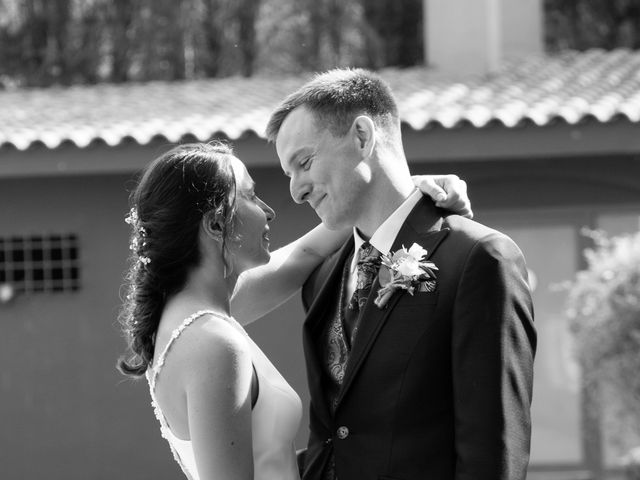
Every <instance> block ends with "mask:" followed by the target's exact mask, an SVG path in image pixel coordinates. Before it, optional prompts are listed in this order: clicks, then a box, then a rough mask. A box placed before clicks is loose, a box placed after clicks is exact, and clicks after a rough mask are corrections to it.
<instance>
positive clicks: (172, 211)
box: [118, 143, 236, 377]
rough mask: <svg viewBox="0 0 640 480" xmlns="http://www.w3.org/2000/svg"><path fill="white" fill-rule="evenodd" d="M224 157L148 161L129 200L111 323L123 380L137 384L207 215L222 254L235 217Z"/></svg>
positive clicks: (175, 152)
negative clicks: (122, 276)
mask: <svg viewBox="0 0 640 480" xmlns="http://www.w3.org/2000/svg"><path fill="white" fill-rule="evenodd" d="M232 157H233V152H232V150H231V148H230V147H229V146H227V145H225V144H223V143H198V144H186V145H181V146H179V147H176V148H174V149H172V150H171V151H169V152H167V153H165V154H164V155H162V156H160V157H159V158H157V159H156V160H154V161H153V162H152V163H151V164H150V165H149V166H148V167H147V168H146V169H145V170H144V172H143V174H142V177H141V178H140V181H139V183H138V185H137V187H136V189H135V190H134V191H133V193H132V195H131V198H130V203H131V210H130V211H129V215H128V216H127V218H126V222H127V223H129V224H130V225H131V230H132V231H131V243H130V246H129V247H130V249H131V257H130V266H129V271H128V273H127V275H126V285H125V289H126V290H125V293H126V297H125V299H124V301H123V306H122V310H121V312H120V315H119V320H120V323H121V324H122V327H123V330H124V332H125V335H126V338H127V342H128V348H129V350H130V352H129V355H128V356H126V357H122V358H120V359H119V361H118V369H119V370H120V371H121V372H122V373H123V374H125V375H131V376H134V377H139V376H141V375H143V374H144V373H145V372H146V370H147V368H148V367H149V364H150V362H151V361H152V359H153V353H154V338H155V333H156V331H157V329H158V323H159V321H160V316H161V314H162V310H163V308H164V306H165V303H166V301H167V299H168V298H170V297H171V296H172V295H174V294H175V293H177V292H179V291H180V290H181V289H182V288H183V287H184V285H185V282H186V280H187V275H188V273H189V271H190V270H191V269H192V268H193V267H195V266H197V265H198V264H199V262H200V251H199V248H198V234H199V228H200V223H201V220H202V216H203V215H204V214H205V213H207V212H209V211H212V210H213V211H215V212H216V213H217V214H219V215H220V218H223V219H224V223H225V226H224V231H223V232H222V238H223V248H224V240H225V239H226V238H228V236H229V234H230V233H231V225H232V220H233V215H234V212H235V197H236V182H235V176H234V173H233V168H232V165H231V159H232Z"/></svg>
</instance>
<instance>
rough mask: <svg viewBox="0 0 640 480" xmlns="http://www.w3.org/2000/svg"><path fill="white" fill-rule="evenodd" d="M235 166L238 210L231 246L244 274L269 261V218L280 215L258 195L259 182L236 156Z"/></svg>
mask: <svg viewBox="0 0 640 480" xmlns="http://www.w3.org/2000/svg"><path fill="white" fill-rule="evenodd" d="M232 166H233V171H234V174H235V177H236V213H235V216H234V220H233V227H232V232H231V235H230V238H228V240H227V249H228V252H229V254H230V258H231V259H232V260H231V261H232V263H233V267H234V268H233V269H234V271H235V272H236V273H238V274H240V273H242V272H244V271H245V270H248V269H250V268H253V267H257V266H258V265H264V264H265V263H267V262H268V261H269V258H270V257H271V255H270V253H269V226H268V222H270V221H271V220H273V219H274V218H275V216H276V215H275V213H274V211H273V210H272V209H271V207H269V205H267V204H266V203H264V202H263V201H262V200H261V199H260V198H259V197H258V196H257V195H256V193H255V183H254V181H253V180H252V179H251V176H250V175H249V172H247V169H246V167H245V166H244V164H243V163H242V162H241V161H240V160H238V159H237V158H233V160H232Z"/></svg>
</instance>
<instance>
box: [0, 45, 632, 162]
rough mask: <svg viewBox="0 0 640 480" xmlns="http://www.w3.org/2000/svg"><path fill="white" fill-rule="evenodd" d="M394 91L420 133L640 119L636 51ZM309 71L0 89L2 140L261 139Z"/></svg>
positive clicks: (406, 76)
mask: <svg viewBox="0 0 640 480" xmlns="http://www.w3.org/2000/svg"><path fill="white" fill-rule="evenodd" d="M380 74H381V76H382V77H383V78H385V79H386V80H387V81H388V82H389V83H390V84H391V87H392V88H393V90H394V92H395V94H396V97H397V100H398V105H399V108H400V113H401V117H402V121H403V122H404V123H405V124H407V125H408V126H410V127H411V128H413V129H415V130H422V129H424V128H427V127H430V126H434V125H440V126H442V127H444V128H453V127H455V126H457V125H460V124H461V123H470V124H471V125H474V126H475V127H478V128H481V127H484V126H486V125H488V124H489V123H490V122H495V121H498V122H501V123H502V124H504V125H505V126H506V127H515V126H517V125H519V124H522V123H523V122H527V121H530V122H533V123H535V124H536V125H540V126H543V125H547V124H548V123H549V122H550V121H552V120H553V119H556V118H558V119H562V120H564V121H565V122H568V123H570V124H574V123H577V122H580V121H581V120H584V119H585V118H587V117H593V118H595V119H597V120H598V121H600V122H609V121H611V120H612V119H614V118H616V117H618V116H623V117H626V118H627V119H629V120H630V121H631V122H640V51H631V50H622V49H620V50H614V51H609V52H606V51H602V50H590V51H587V52H582V53H579V52H572V51H568V52H563V53H561V54H559V55H554V56H531V57H527V58H523V59H520V60H515V61H511V62H507V63H505V64H504V66H503V67H502V68H501V69H500V70H499V71H497V72H495V73H492V74H489V75H485V76H476V77H467V78H452V77H449V76H447V75H444V74H443V73H441V72H438V71H435V70H433V69H428V68H419V67H416V68H410V69H404V70H399V69H386V70H382V71H381V72H380ZM309 78H310V74H307V75H304V76H298V77H284V78H280V77H278V78H276V77H254V78H250V79H245V78H225V79H213V80H196V81H188V82H175V83H164V82H151V83H146V84H133V83H129V84H122V85H96V86H75V87H69V88H61V87H54V88H48V89H28V90H27V89H25V90H6V91H0V146H5V145H12V146H14V147H15V148H17V149H19V150H25V149H27V148H29V147H30V146H31V145H33V144H34V143H37V142H41V143H42V144H44V145H46V146H47V147H48V148H56V147H58V146H59V145H60V144H61V143H63V142H66V141H70V142H72V143H74V144H75V145H77V146H78V147H81V148H82V147H86V146H87V145H89V144H90V143H91V142H93V141H96V140H101V141H104V142H105V143H107V144H108V145H112V146H115V145H118V144H120V143H121V142H122V141H123V140H124V139H126V138H132V139H134V140H135V141H137V142H139V143H140V144H146V143H148V142H150V141H151V140H152V139H153V138H156V137H161V138H165V139H167V140H168V141H171V142H176V141H179V140H180V139H181V138H183V137H184V136H185V135H193V136H194V137H196V138H198V139H199V140H208V139H210V138H211V137H213V136H215V135H220V134H222V135H225V136H226V137H228V138H230V139H237V138H238V137H240V136H242V135H244V134H246V133H247V132H254V133H255V134H257V135H259V136H264V128H265V126H266V122H267V119H268V118H269V113H270V111H271V109H272V108H273V107H275V106H276V104H277V103H278V101H280V100H281V99H282V98H284V97H285V96H286V95H287V94H288V93H290V92H291V91H293V90H294V89H295V88H297V87H298V86H299V85H301V84H302V83H304V81H306V80H307V79H309Z"/></svg>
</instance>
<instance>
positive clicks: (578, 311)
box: [567, 231, 640, 479]
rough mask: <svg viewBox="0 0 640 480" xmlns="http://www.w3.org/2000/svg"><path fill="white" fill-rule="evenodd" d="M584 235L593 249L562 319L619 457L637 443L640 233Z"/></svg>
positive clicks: (639, 413)
mask: <svg viewBox="0 0 640 480" xmlns="http://www.w3.org/2000/svg"><path fill="white" fill-rule="evenodd" d="M585 233H586V234H587V235H588V236H590V237H591V238H592V239H593V241H594V247H593V248H590V249H587V250H586V251H585V257H586V260H587V268H586V270H583V271H580V272H578V273H577V274H576V277H575V278H574V280H573V281H572V282H571V283H570V287H569V295H568V301H567V315H568V317H569V324H570V328H571V331H572V332H573V334H574V338H575V344H576V354H577V356H578V359H579V361H580V364H581V366H582V371H583V381H584V382H585V386H586V387H587V388H590V387H595V388H598V389H599V391H600V392H601V393H602V399H603V402H602V404H601V405H600V408H601V411H602V418H604V419H605V425H603V427H604V428H605V430H606V432H607V433H609V434H610V438H611V440H612V441H613V442H614V444H615V445H616V446H617V447H618V448H619V449H620V453H623V452H625V451H628V450H629V449H631V448H632V447H634V446H637V445H638V442H639V439H640V232H638V233H636V234H633V235H624V236H619V237H607V236H606V235H605V234H603V233H602V232H593V231H588V232H585ZM630 478H639V479H640V477H630Z"/></svg>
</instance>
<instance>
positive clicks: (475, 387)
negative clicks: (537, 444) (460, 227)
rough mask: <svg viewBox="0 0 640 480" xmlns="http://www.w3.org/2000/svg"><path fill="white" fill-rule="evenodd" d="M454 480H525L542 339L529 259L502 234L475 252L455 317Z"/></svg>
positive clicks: (484, 241)
mask: <svg viewBox="0 0 640 480" xmlns="http://www.w3.org/2000/svg"><path fill="white" fill-rule="evenodd" d="M452 334H453V338H452V341H453V345H452V353H453V358H452V360H453V385H454V411H455V438H456V445H455V448H456V475H455V479H456V480H524V478H525V476H526V469H527V465H528V460H529V449H530V437H531V418H530V406H531V394H532V383H533V358H534V354H535V348H536V333H535V329H534V326H533V308H532V303H531V296H530V291H529V287H528V284H527V273H526V267H525V263H524V258H523V256H522V253H521V252H520V250H519V249H518V247H517V246H516V245H515V243H513V242H512V241H511V240H510V239H509V238H508V237H506V236H505V235H502V234H500V233H498V232H495V233H492V234H490V235H488V236H487V237H485V238H483V239H481V240H480V241H478V242H477V243H476V245H475V246H474V247H473V248H472V250H471V252H470V254H469V257H468V259H467V261H466V264H465V267H464V273H463V275H462V278H461V281H460V284H459V289H458V293H457V295H456V301H455V307H454V318H453V330H452Z"/></svg>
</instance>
